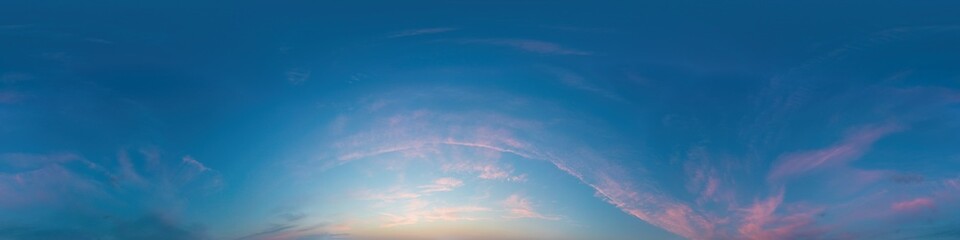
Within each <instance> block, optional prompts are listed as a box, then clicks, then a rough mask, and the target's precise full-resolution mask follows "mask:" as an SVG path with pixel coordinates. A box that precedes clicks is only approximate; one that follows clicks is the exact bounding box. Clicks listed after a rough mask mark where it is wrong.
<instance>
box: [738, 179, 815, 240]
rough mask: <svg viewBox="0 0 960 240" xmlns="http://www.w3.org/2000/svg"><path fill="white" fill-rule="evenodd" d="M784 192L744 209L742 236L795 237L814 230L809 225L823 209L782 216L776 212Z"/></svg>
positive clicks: (758, 238)
mask: <svg viewBox="0 0 960 240" xmlns="http://www.w3.org/2000/svg"><path fill="white" fill-rule="evenodd" d="M783 194H784V191H783V190H782V189H781V190H780V191H779V192H778V193H777V194H776V195H775V196H772V197H769V198H767V199H765V200H761V201H756V202H755V203H754V204H753V205H751V206H749V207H747V208H745V209H742V210H741V211H743V213H744V217H743V219H742V220H741V222H740V226H739V227H738V229H737V230H738V231H739V232H740V234H741V236H743V237H744V238H746V239H755V240H775V239H795V238H798V237H801V236H802V235H803V234H805V233H808V231H812V230H810V229H809V226H810V225H811V224H812V223H813V216H814V215H815V214H817V213H819V212H820V211H821V209H809V210H806V211H800V212H797V213H793V214H791V215H788V216H780V215H778V214H777V213H776V212H777V209H779V208H780V205H781V204H782V203H783Z"/></svg>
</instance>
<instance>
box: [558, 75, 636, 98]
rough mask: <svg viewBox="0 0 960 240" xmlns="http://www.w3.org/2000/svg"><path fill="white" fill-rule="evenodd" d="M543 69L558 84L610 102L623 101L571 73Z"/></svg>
mask: <svg viewBox="0 0 960 240" xmlns="http://www.w3.org/2000/svg"><path fill="white" fill-rule="evenodd" d="M545 69H546V71H547V73H550V74H552V75H554V77H556V78H557V80H559V81H560V83H562V84H563V85H566V86H568V87H571V88H574V89H578V90H581V91H584V92H589V93H592V94H596V95H599V96H602V97H605V98H608V99H612V100H618V101H619V100H623V98H621V97H620V95H618V94H616V93H615V92H613V91H611V90H608V89H604V88H601V87H599V86H597V85H596V84H595V83H592V82H591V81H589V80H587V79H585V78H584V77H583V76H581V75H579V74H577V73H574V72H573V71H570V70H567V69H562V68H556V67H546V68H545Z"/></svg>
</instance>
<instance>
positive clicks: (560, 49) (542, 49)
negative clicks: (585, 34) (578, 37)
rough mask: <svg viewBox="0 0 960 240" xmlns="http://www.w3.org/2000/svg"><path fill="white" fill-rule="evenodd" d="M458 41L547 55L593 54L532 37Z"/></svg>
mask: <svg viewBox="0 0 960 240" xmlns="http://www.w3.org/2000/svg"><path fill="white" fill-rule="evenodd" d="M460 42H461V43H464V44H482V45H494V46H504V47H510V48H513V49H517V50H522V51H526V52H532V53H539V54H548V55H579V56H588V55H594V53H593V52H590V51H584V50H579V49H574V48H569V47H565V46H563V45H560V44H558V43H553V42H547V41H540V40H533V39H468V40H462V41H460Z"/></svg>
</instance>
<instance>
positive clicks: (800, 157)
mask: <svg viewBox="0 0 960 240" xmlns="http://www.w3.org/2000/svg"><path fill="white" fill-rule="evenodd" d="M900 129H902V128H901V127H899V126H897V125H882V126H870V127H866V128H863V129H859V130H858V131H855V132H853V133H851V134H848V135H847V136H846V137H845V138H844V139H843V141H841V142H839V143H837V144H834V145H832V146H829V147H827V148H824V149H818V150H811V151H804V152H797V153H790V154H786V155H783V156H781V157H780V158H779V159H778V160H777V162H776V164H775V165H774V167H773V169H772V170H771V171H770V174H769V175H768V177H767V178H768V179H770V180H774V181H776V180H782V179H785V178H788V177H792V176H796V175H800V174H802V173H805V172H808V171H812V170H815V169H818V168H824V167H829V166H837V165H840V164H843V163H846V162H849V161H852V160H855V159H857V158H859V157H860V156H862V155H863V154H864V153H865V152H866V151H867V150H868V149H869V148H870V146H871V145H873V143H874V142H876V141H877V140H879V139H880V138H882V137H884V136H886V135H889V134H891V133H893V132H896V131H899V130H900Z"/></svg>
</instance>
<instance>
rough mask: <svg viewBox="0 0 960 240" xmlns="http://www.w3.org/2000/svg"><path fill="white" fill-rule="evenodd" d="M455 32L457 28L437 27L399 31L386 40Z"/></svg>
mask: <svg viewBox="0 0 960 240" xmlns="http://www.w3.org/2000/svg"><path fill="white" fill-rule="evenodd" d="M456 30H459V28H452V27H437V28H420V29H410V30H405V31H400V32H397V33H394V34H391V35H390V36H388V37H387V38H401V37H412V36H419V35H426V34H437V33H445V32H452V31H456Z"/></svg>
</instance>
